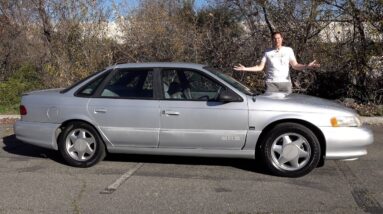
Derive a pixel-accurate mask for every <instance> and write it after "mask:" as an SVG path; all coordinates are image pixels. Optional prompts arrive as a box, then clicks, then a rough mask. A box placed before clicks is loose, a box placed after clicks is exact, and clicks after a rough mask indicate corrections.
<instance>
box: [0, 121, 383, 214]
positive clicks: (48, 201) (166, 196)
mask: <svg viewBox="0 0 383 214" xmlns="http://www.w3.org/2000/svg"><path fill="white" fill-rule="evenodd" d="M372 128H373V131H374V135H375V143H374V144H373V145H372V146H370V147H369V148H368V152H369V154H368V155H367V156H365V157H362V158H361V159H359V160H356V161H351V162H343V161H326V163H325V166H324V167H321V168H317V169H315V170H314V171H313V172H312V173H310V174H309V175H307V176H305V177H302V178H280V177H275V176H271V175H268V174H267V173H266V172H265V170H264V169H263V168H262V167H261V166H259V164H257V163H256V162H255V161H252V160H240V159H210V158H188V157H165V156H149V155H140V156H139V155H114V154H113V155H109V156H108V157H107V158H106V160H104V161H102V162H101V163H99V164H97V165H96V166H94V167H91V168H85V169H83V168H73V167H70V166H67V165H65V164H64V163H63V160H62V159H61V157H60V156H59V154H58V153H57V152H55V151H51V150H47V149H43V148H39V147H35V146H32V145H28V144H24V143H22V142H20V141H18V140H16V139H15V137H14V135H13V130H12V127H11V126H10V125H0V135H1V138H0V145H1V149H0V186H1V191H0V198H1V200H0V213H12V214H13V213H53V212H55V213H76V214H77V213H231V214H234V213H297V212H301V213H317V212H322V213H383V209H382V206H383V179H382V178H383V155H382V152H383V126H374V127H372ZM116 182H117V184H118V185H113V184H116ZM108 187H113V188H114V187H116V188H115V189H113V191H110V192H105V190H107V188H108Z"/></svg>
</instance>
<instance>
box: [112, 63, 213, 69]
mask: <svg viewBox="0 0 383 214" xmlns="http://www.w3.org/2000/svg"><path fill="white" fill-rule="evenodd" d="M205 66H206V65H202V64H195V63H184V62H146V63H126V64H116V65H112V66H109V67H107V68H106V69H114V68H145V67H156V68H194V69H201V68H203V67H205Z"/></svg>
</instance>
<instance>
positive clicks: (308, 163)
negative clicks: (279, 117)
mask: <svg viewBox="0 0 383 214" xmlns="http://www.w3.org/2000/svg"><path fill="white" fill-rule="evenodd" d="M263 139H264V140H263V142H262V144H261V147H260V149H261V151H260V153H261V155H262V159H263V161H264V163H265V164H266V166H267V168H268V169H269V170H270V171H271V172H272V173H273V174H275V175H278V176H284V177H300V176H303V175H306V174H308V173H309V172H311V171H312V170H313V169H314V168H315V167H316V166H317V165H318V162H319V160H320V155H321V149H320V143H319V141H318V138H317V137H316V135H315V134H314V133H313V132H312V131H311V130H310V129H309V128H307V127H305V126H303V125H301V124H297V123H282V124H278V125H276V126H275V127H274V128H272V129H271V130H270V131H269V132H268V133H267V134H266V136H265V138H263Z"/></svg>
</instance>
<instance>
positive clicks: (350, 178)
mask: <svg viewBox="0 0 383 214" xmlns="http://www.w3.org/2000/svg"><path fill="white" fill-rule="evenodd" d="M336 166H337V168H338V170H339V171H340V172H341V173H342V175H343V176H344V178H345V179H346V181H347V182H348V184H349V185H350V186H351V188H352V190H351V195H352V197H353V198H354V201H355V203H356V204H357V205H358V207H359V208H360V209H362V210H363V211H364V212H367V213H373V214H375V213H383V208H382V206H381V205H380V204H379V202H378V200H377V199H376V198H375V197H374V195H373V194H372V193H371V192H370V191H369V190H368V189H367V188H366V187H365V186H364V184H363V183H362V182H361V181H360V180H359V179H358V177H357V176H356V175H355V174H354V173H353V171H352V170H351V168H350V167H349V166H348V165H347V164H346V163H345V162H340V161H337V162H336Z"/></svg>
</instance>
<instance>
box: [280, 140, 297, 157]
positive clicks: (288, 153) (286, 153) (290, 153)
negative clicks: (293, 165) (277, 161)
mask: <svg viewBox="0 0 383 214" xmlns="http://www.w3.org/2000/svg"><path fill="white" fill-rule="evenodd" d="M298 154H299V150H298V147H297V146H296V145H293V144H289V145H286V146H285V147H284V148H283V151H282V156H283V157H284V158H285V159H286V160H287V161H291V160H293V159H294V158H296V157H297V156H298Z"/></svg>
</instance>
